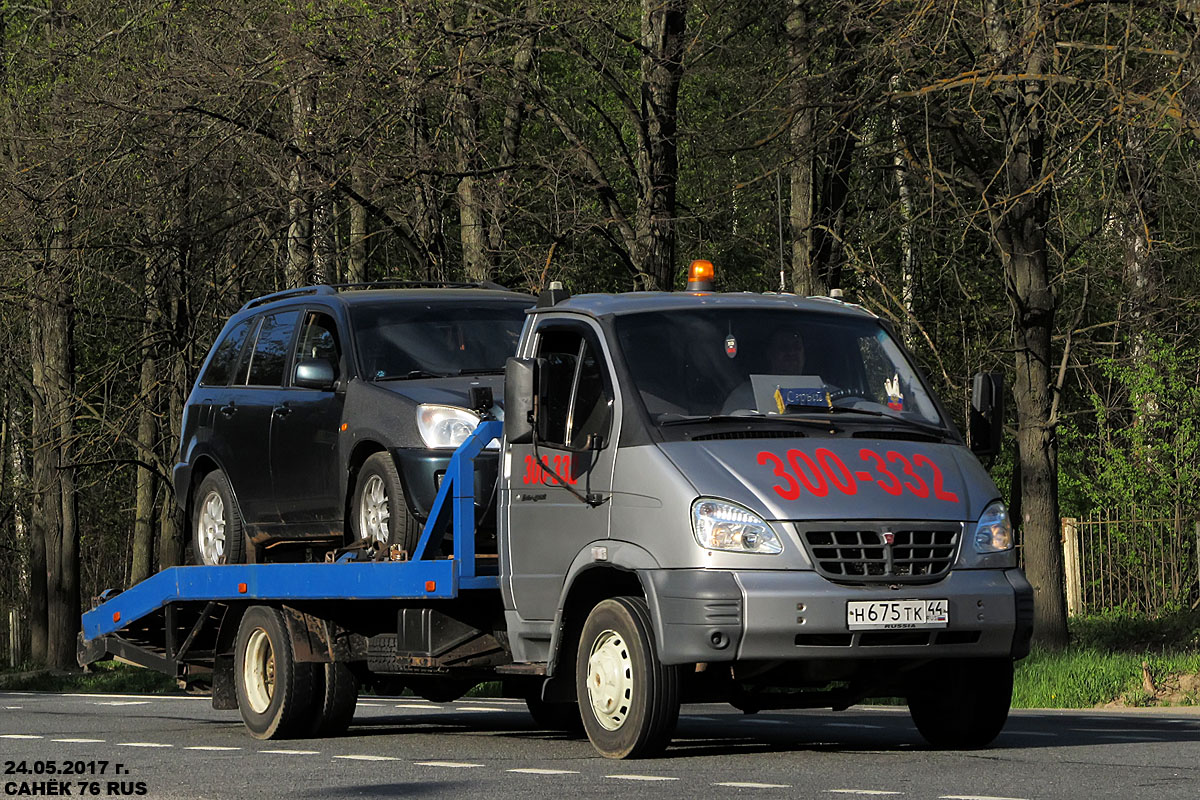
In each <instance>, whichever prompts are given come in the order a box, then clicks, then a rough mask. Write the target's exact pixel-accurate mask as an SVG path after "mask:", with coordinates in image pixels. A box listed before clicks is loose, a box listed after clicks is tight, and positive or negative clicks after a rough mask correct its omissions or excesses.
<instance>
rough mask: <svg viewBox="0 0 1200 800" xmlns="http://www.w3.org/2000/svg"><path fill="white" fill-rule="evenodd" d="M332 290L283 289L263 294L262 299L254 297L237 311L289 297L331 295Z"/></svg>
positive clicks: (311, 288)
mask: <svg viewBox="0 0 1200 800" xmlns="http://www.w3.org/2000/svg"><path fill="white" fill-rule="evenodd" d="M333 293H334V290H333V288H332V287H330V286H323V285H322V286H301V287H300V288H299V289H284V290H283V291H281V292H271V294H264V295H263V296H262V297H256V298H254V299H253V300H250V301H249V302H247V303H246V305H244V306H242V307H241V309H239V311H245V310H246V309H248V308H258V307H259V306H265V305H266V304H267V303H274V302H275V301H276V300H286V299H287V298H289V297H301V296H303V295H306V294H333Z"/></svg>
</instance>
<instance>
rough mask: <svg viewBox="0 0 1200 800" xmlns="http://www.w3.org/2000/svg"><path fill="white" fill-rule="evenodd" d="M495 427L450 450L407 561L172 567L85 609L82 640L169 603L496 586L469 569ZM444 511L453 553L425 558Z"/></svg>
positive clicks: (406, 594)
mask: <svg viewBox="0 0 1200 800" xmlns="http://www.w3.org/2000/svg"><path fill="white" fill-rule="evenodd" d="M502 430H503V425H502V423H500V422H497V421H494V420H489V421H485V422H481V423H480V424H479V426H478V427H477V428H476V429H475V432H474V433H472V434H471V435H470V436H469V437H468V438H467V440H466V441H465V442H463V444H462V445H461V446H460V447H459V448H458V449H457V450H455V452H454V455H453V456H452V457H451V459H450V464H449V466H448V468H447V470H446V475H445V478H444V479H443V481H442V485H441V487H440V488H439V490H438V494H437V497H436V499H435V500H434V503H433V506H432V508H431V510H430V514H429V519H428V521H427V522H426V523H425V528H424V530H423V531H422V533H421V538H420V541H419V542H418V543H417V546H416V548H415V551H414V553H412V554H411V555H412V558H411V560H409V561H341V562H338V563H332V564H325V563H306V564H229V565H222V566H207V567H172V568H171V569H167V570H163V571H162V572H160V573H158V574H156V575H153V576H151V577H149V578H147V579H146V580H144V581H142V582H141V583H139V584H137V585H136V586H133V587H131V588H129V589H127V590H126V591H124V592H121V593H120V594H118V595H116V596H114V597H112V598H111V599H107V600H106V601H105V602H103V603H102V604H101V605H99V606H97V607H96V608H94V609H92V610H91V611H89V612H87V613H85V614H84V615H83V639H84V640H85V641H90V640H94V639H98V638H100V637H102V636H106V635H109V634H114V633H117V632H118V631H120V630H122V629H124V628H126V627H127V626H129V625H130V624H132V623H134V622H136V621H138V620H140V619H144V618H146V617H148V616H149V615H151V614H154V613H155V612H157V611H159V610H161V609H163V608H165V607H167V606H170V605H172V604H176V603H191V602H222V601H227V602H251V601H259V602H281V603H286V602H289V601H293V602H294V601H321V600H327V601H334V600H346V601H360V600H408V599H411V600H434V599H450V598H455V597H458V596H459V592H460V591H464V590H488V589H498V588H499V586H500V582H499V578H498V577H497V576H495V575H479V574H477V570H476V563H475V496H474V483H475V481H474V459H475V457H476V456H477V455H479V453H480V452H481V451H482V450H483V448H484V447H486V446H487V444H488V443H489V442H491V441H492V440H493V439H496V438H499V436H500V434H501V432H502ZM447 515H449V522H450V528H451V531H452V536H453V540H454V554H455V555H454V558H432V557H430V556H429V554H430V550H431V547H430V545H431V542H432V540H433V538H434V535H435V533H437V532H439V531H442V530H445V525H446V522H447V519H446V517H447Z"/></svg>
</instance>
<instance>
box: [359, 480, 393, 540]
mask: <svg viewBox="0 0 1200 800" xmlns="http://www.w3.org/2000/svg"><path fill="white" fill-rule="evenodd" d="M391 516H392V512H391V510H390V509H389V508H388V496H387V487H386V486H385V485H384V483H383V478H381V477H379V476H378V475H372V476H371V477H369V478H367V482H366V484H365V485H364V486H363V490H362V497H361V498H360V499H359V501H358V536H359V538H360V539H369V540H371V541H375V542H379V543H380V544H386V543H387V540H388V534H389V533H390V531H389V528H388V522H389V520H390V519H391Z"/></svg>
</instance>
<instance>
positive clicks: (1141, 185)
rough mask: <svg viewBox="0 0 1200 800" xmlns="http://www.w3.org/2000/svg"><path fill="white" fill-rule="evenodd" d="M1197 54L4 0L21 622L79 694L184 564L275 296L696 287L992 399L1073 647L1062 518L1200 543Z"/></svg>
mask: <svg viewBox="0 0 1200 800" xmlns="http://www.w3.org/2000/svg"><path fill="white" fill-rule="evenodd" d="M1198 35H1200V2H1194V1H1192V0H1188V1H1186V2H1185V1H1184V0H1158V1H1157V2H1151V1H1150V0H1147V1H1146V2H1137V1H1134V2H1096V1H1094V0H1060V1H1059V2H1039V1H1038V0H964V2H950V1H949V0H905V1H903V2H901V1H899V0H896V1H890V0H874V1H873V2H855V1H854V0H824V1H823V2H804V1H802V0H740V2H722V1H721V0H641V1H640V2H635V1H634V0H593V1H591V2H585V0H557V1H556V2H537V0H494V1H492V2H451V1H450V0H445V1H444V2H436V1H429V2H425V1H423V0H400V1H399V2H394V3H375V2H366V1H365V0H315V1H313V2H284V1H280V0H239V2H230V0H214V1H212V2H204V3H192V2H183V1H182V0H158V1H157V2H152V1H151V0H117V2H110V1H109V0H105V1H104V2H99V0H49V2H39V1H38V0H32V2H22V3H16V2H11V0H0V93H2V94H3V101H2V102H0V323H2V324H0V341H2V346H0V456H2V457H0V608H16V609H19V616H20V617H21V618H22V619H24V620H26V621H27V622H28V630H29V631H30V638H31V641H30V644H31V647H32V657H33V660H35V661H37V662H39V663H44V664H49V665H55V666H68V665H71V664H73V663H74V654H75V633H76V631H77V629H78V617H79V611H80V609H81V605H82V606H86V605H87V604H88V602H89V599H90V598H91V597H92V596H93V595H95V594H97V593H98V592H99V591H100V590H102V589H105V588H110V587H114V586H115V587H122V586H127V585H129V584H131V583H133V582H135V581H137V580H140V579H141V578H144V577H145V576H147V575H148V574H150V573H152V572H154V571H156V570H157V569H160V568H162V567H165V566H169V565H173V564H177V563H180V561H181V559H182V558H183V556H184V546H185V543H184V541H183V536H182V530H183V527H184V526H183V521H182V520H181V519H180V518H179V514H178V511H177V508H176V504H175V498H174V497H173V494H172V488H171V484H170V468H171V465H172V463H173V461H174V451H175V449H176V447H177V442H178V436H179V423H180V412H181V408H182V404H183V402H184V399H185V398H186V395H187V393H188V391H189V389H190V386H191V383H192V381H193V380H194V377H195V374H196V370H197V368H198V366H199V364H200V361H201V360H202V359H203V357H204V355H205V353H206V352H207V349H208V347H209V346H210V344H211V342H212V340H213V337H214V335H215V333H216V331H217V330H218V329H219V327H220V325H221V324H222V323H223V322H224V320H225V319H226V318H227V316H228V315H229V314H230V313H232V312H233V311H234V310H236V309H237V308H238V307H239V306H240V305H241V304H242V303H244V302H245V301H246V300H247V299H249V298H251V297H253V296H255V295H258V294H261V293H263V292H267V291H271V290H276V289H282V288H287V287H293V286H299V285H305V284H309V283H318V282H359V281H366V280H379V279H384V278H395V279H416V280H455V281H457V280H469V281H480V280H492V281H496V282H499V283H502V284H505V285H508V286H510V287H512V288H515V289H520V290H524V291H531V292H536V291H538V290H540V289H541V288H544V287H546V286H547V285H548V283H549V281H551V280H562V281H563V282H564V283H565V284H566V285H567V286H568V287H569V288H570V289H572V290H573V291H576V292H579V291H597V290H598V291H624V290H630V289H665V290H672V289H680V288H682V286H683V282H684V270H685V266H686V264H687V263H688V261H689V260H690V259H692V258H706V259H710V260H712V261H714V262H715V263H716V264H717V265H718V271H719V276H720V277H719V282H720V286H722V287H724V288H728V289H732V290H750V291H779V290H781V289H782V290H786V291H795V292H798V293H802V294H825V293H827V292H828V291H829V290H830V289H841V290H843V292H844V293H845V296H846V298H847V299H848V300H850V301H852V302H856V303H860V304H862V305H864V306H866V307H867V308H869V309H871V310H872V311H874V312H876V313H878V314H879V315H881V316H883V317H886V318H888V319H890V320H893V321H894V323H895V324H896V326H897V328H898V329H899V330H900V331H902V332H903V335H904V336H905V338H906V340H907V341H908V343H909V346H910V347H911V349H912V350H913V351H914V353H915V354H916V357H917V358H918V360H919V361H920V362H921V363H922V364H923V365H924V367H925V369H926V371H927V373H928V375H929V377H930V379H931V380H932V381H933V383H934V384H935V385H936V387H937V389H938V390H939V392H941V393H942V395H943V397H945V398H946V399H947V401H948V404H949V405H951V406H952V407H953V409H954V413H955V414H956V415H957V417H958V421H959V424H960V425H961V423H962V420H963V417H964V414H965V408H966V399H967V398H966V391H967V386H968V383H969V378H970V375H971V374H972V373H975V372H980V371H998V372H1003V373H1004V374H1005V376H1006V380H1007V383H1008V385H1009V387H1010V392H1009V409H1010V413H1009V419H1008V422H1007V426H1006V431H1007V435H1006V443H1005V452H1004V454H1003V455H1002V456H1001V457H1000V458H999V459H998V460H997V462H996V464H995V466H994V470H993V473H994V475H995V476H996V478H997V481H998V483H999V484H1000V485H1001V487H1002V491H1004V492H1005V494H1006V499H1007V500H1008V501H1009V503H1010V506H1011V508H1012V511H1013V517H1014V519H1015V520H1016V521H1017V522H1018V523H1019V527H1020V537H1021V545H1022V551H1023V557H1024V562H1025V565H1026V569H1027V572H1028V574H1029V576H1030V579H1031V581H1032V582H1033V583H1034V585H1035V588H1036V591H1037V609H1038V610H1037V614H1038V618H1037V637H1038V640H1039V642H1040V643H1041V644H1042V645H1044V646H1047V647H1061V646H1062V645H1063V644H1065V642H1066V606H1065V601H1064V582H1063V551H1062V547H1061V545H1060V517H1061V516H1083V515H1089V514H1093V515H1094V514H1097V513H1100V514H1108V515H1110V516H1112V517H1113V518H1117V517H1119V516H1121V515H1122V514H1127V513H1129V509H1130V508H1132V507H1135V506H1136V508H1138V509H1140V512H1138V513H1141V514H1143V515H1147V514H1149V515H1150V516H1160V517H1162V518H1167V519H1174V520H1176V523H1177V524H1176V525H1175V528H1174V531H1175V534H1173V535H1176V536H1180V535H1190V531H1191V530H1192V528H1191V525H1190V523H1189V524H1186V525H1183V524H1179V523H1180V521H1182V520H1193V519H1196V518H1198V517H1200V497H1198V496H1197V495H1198V490H1197V487H1198V486H1200V474H1198V473H1200V459H1198V458H1197V455H1198V452H1197V451H1198V449H1200V443H1198V439H1197V435H1196V434H1197V431H1196V428H1197V425H1198V420H1200V388H1198V387H1200V341H1198V338H1200V337H1198V329H1197V324H1196V322H1195V319H1196V312H1197V308H1198V305H1200V302H1198V301H1200V281H1197V273H1198V271H1200V252H1198V245H1200V218H1198V216H1200V87H1198V86H1197V84H1196V80H1197V78H1198V77H1200V50H1198V49H1197V43H1198V41H1200V39H1198ZM1180 531H1183V532H1184V534H1180ZM1176 544H1179V545H1180V546H1181V547H1183V545H1185V544H1187V543H1186V542H1183V541H1182V540H1181V542H1177V543H1176ZM1189 547H1191V550H1190V552H1191V555H1190V556H1189V557H1190V558H1192V559H1194V558H1195V550H1194V547H1195V545H1194V544H1192V545H1189ZM1185 578H1186V576H1185ZM1163 580H1164V582H1165V584H1170V580H1169V579H1168V578H1166V577H1165V573H1164V578H1163ZM1174 581H1175V583H1174V586H1175V589H1176V593H1175V595H1173V597H1175V600H1174V602H1176V603H1184V604H1186V603H1187V602H1189V599H1190V598H1191V597H1192V596H1194V592H1193V594H1189V593H1188V592H1189V591H1192V590H1189V589H1187V588H1186V586H1185V587H1183V588H1180V578H1179V575H1178V574H1176V576H1175V578H1174ZM1184 583H1186V580H1185V581H1184ZM1191 583H1192V584H1194V583H1195V579H1194V576H1193V578H1192V580H1191ZM1193 589H1194V587H1193Z"/></svg>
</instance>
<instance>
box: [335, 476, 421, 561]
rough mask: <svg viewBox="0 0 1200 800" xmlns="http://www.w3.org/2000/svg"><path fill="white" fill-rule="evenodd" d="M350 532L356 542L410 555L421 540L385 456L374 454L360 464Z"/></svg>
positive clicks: (398, 483)
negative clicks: (404, 551)
mask: <svg viewBox="0 0 1200 800" xmlns="http://www.w3.org/2000/svg"><path fill="white" fill-rule="evenodd" d="M350 519H351V528H352V529H353V531H354V535H355V536H356V537H357V538H358V539H359V540H364V539H365V540H370V541H373V542H377V543H378V544H379V545H380V546H382V547H385V548H386V547H388V546H389V545H393V544H394V545H399V546H400V547H401V548H402V549H403V550H406V551H408V552H409V553H410V554H411V553H412V551H413V549H414V548H415V547H416V546H417V541H418V540H419V539H420V538H421V525H420V523H419V522H418V521H417V519H416V517H414V516H413V515H412V513H411V512H410V511H409V510H408V502H407V501H406V500H405V498H404V488H403V487H402V486H401V485H400V473H399V472H398V471H397V470H396V464H395V462H394V461H392V457H391V455H389V454H388V453H375V454H373V455H372V456H370V457H369V458H368V459H367V460H366V461H364V462H363V465H362V469H360V470H359V472H358V480H357V482H356V483H355V486H354V502H353V504H352V506H351V509H350Z"/></svg>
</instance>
